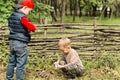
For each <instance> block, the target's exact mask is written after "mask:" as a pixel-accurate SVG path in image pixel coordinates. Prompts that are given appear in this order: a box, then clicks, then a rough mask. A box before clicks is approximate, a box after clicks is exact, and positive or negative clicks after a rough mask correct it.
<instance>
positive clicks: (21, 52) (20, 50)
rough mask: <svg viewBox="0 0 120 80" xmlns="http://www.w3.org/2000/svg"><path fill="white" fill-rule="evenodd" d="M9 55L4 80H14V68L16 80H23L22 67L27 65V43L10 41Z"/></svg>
mask: <svg viewBox="0 0 120 80" xmlns="http://www.w3.org/2000/svg"><path fill="white" fill-rule="evenodd" d="M9 45H10V54H9V61H8V66H7V72H6V80H14V68H15V67H16V80H24V67H25V64H26V63H27V57H28V50H27V43H25V42H21V41H18V40H10V42H9Z"/></svg>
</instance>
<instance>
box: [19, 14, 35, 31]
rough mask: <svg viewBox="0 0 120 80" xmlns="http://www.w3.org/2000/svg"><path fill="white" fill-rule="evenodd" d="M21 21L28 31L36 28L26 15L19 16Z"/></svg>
mask: <svg viewBox="0 0 120 80" xmlns="http://www.w3.org/2000/svg"><path fill="white" fill-rule="evenodd" d="M21 23H22V24H23V25H24V26H25V27H26V28H27V29H28V30H29V31H32V32H35V30H36V26H35V25H34V24H33V23H32V22H30V21H29V19H28V18H27V17H25V16H24V17H22V18H21Z"/></svg>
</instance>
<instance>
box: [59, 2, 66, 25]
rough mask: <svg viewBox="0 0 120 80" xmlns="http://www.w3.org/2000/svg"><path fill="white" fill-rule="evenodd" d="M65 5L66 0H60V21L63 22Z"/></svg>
mask: <svg viewBox="0 0 120 80" xmlns="http://www.w3.org/2000/svg"><path fill="white" fill-rule="evenodd" d="M65 5H66V0H62V13H61V21H60V23H63V22H64V17H65Z"/></svg>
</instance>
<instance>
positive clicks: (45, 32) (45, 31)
mask: <svg viewBox="0 0 120 80" xmlns="http://www.w3.org/2000/svg"><path fill="white" fill-rule="evenodd" d="M44 25H47V17H45V19H44ZM45 27H46V26H45ZM46 35H47V28H45V29H44V37H46Z"/></svg>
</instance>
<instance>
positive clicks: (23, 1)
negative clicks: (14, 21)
mask: <svg viewBox="0 0 120 80" xmlns="http://www.w3.org/2000/svg"><path fill="white" fill-rule="evenodd" d="M23 6H27V7H29V8H34V2H33V1H32V0H19V1H18V4H16V5H15V6H14V7H15V8H18V9H19V8H21V7H23Z"/></svg>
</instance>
